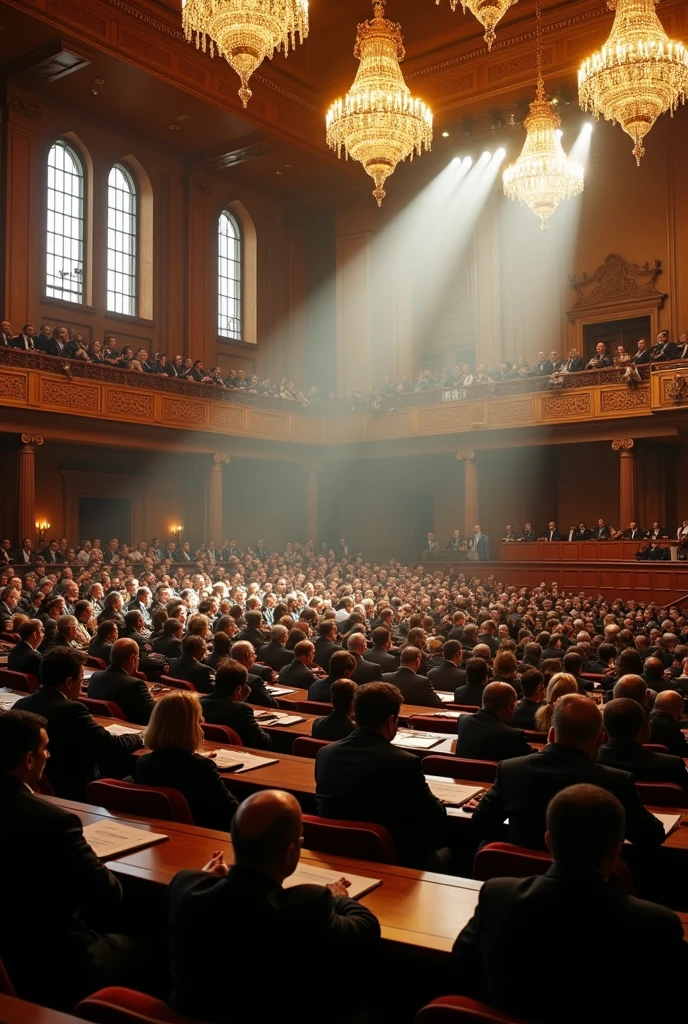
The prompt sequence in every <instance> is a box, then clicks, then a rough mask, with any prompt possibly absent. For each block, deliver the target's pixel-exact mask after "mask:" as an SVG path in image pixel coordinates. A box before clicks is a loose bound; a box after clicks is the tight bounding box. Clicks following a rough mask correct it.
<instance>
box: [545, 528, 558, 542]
mask: <svg viewBox="0 0 688 1024" xmlns="http://www.w3.org/2000/svg"><path fill="white" fill-rule="evenodd" d="M544 538H545V540H548V541H555V540H561V534H560V533H559V530H545V533H544Z"/></svg>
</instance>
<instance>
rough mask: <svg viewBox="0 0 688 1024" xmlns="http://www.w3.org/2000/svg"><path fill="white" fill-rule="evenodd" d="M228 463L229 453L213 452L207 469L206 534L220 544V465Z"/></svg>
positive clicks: (221, 530)
mask: <svg viewBox="0 0 688 1024" xmlns="http://www.w3.org/2000/svg"><path fill="white" fill-rule="evenodd" d="M228 464H229V455H226V454H225V453H224V452H215V454H214V455H213V461H212V463H211V464H210V468H209V471H208V536H207V537H206V540H209V541H210V540H214V541H215V544H216V545H220V544H222V540H223V536H222V535H223V530H224V520H223V517H222V467H223V466H226V465H228Z"/></svg>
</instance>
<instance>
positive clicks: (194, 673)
mask: <svg viewBox="0 0 688 1024" xmlns="http://www.w3.org/2000/svg"><path fill="white" fill-rule="evenodd" d="M168 674H169V675H171V676H172V678H173V679H185V680H186V681H187V683H193V685H194V686H195V687H196V689H197V690H198V692H199V693H212V692H213V689H214V685H213V679H212V676H213V670H212V669H211V668H210V666H209V665H202V664H201V662H200V661H196V659H195V658H189V657H187V656H186V655H183V654H182V656H181V658H170V671H169V673H168Z"/></svg>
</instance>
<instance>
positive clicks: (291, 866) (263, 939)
mask: <svg viewBox="0 0 688 1024" xmlns="http://www.w3.org/2000/svg"><path fill="white" fill-rule="evenodd" d="M302 832H303V826H302V818H301V809H300V807H299V805H298V803H297V801H296V800H295V799H294V797H293V796H291V795H290V794H288V793H283V792H280V791H277V790H264V791H263V792H260V793H255V794H254V795H253V796H250V797H249V798H248V799H247V800H245V801H244V802H243V803H242V804H241V807H240V808H239V810H238V811H237V813H236V814H235V816H234V821H233V822H232V848H233V854H234V864H233V865H232V866H231V867H227V866H226V865H225V863H224V859H223V857H222V854H216V855H214V856H213V858H212V860H211V861H210V862H209V863H208V864H207V865H206V869H205V871H203V872H201V871H181V872H180V873H179V874H178V875H176V876H175V878H173V880H172V882H171V883H170V889H169V897H168V907H169V927H170V944H171V948H172V957H173V966H172V978H173V990H172V996H171V999H170V1005H171V1007H172V1008H173V1009H174V1010H176V1011H177V1012H178V1013H183V1014H186V1015H187V1016H188V1017H190V1018H193V1019H194V1020H206V1021H210V1020H214V1021H222V1020H226V1019H230V1018H231V1020H235V1021H237V1022H239V1021H248V1020H252V1019H255V1018H256V1014H257V1013H258V1015H259V1016H260V1018H261V1019H264V1020H278V1019H285V1020H299V1021H303V1022H304V1024H315V1022H317V1021H321V1020H322V1019H323V1006H325V1005H328V1011H327V1014H328V1017H331V1019H333V1020H334V1021H340V1020H344V1019H346V1018H347V1016H348V1015H349V1012H350V1011H351V1008H352V1004H353V1005H354V1006H356V1007H362V1006H365V1005H366V1004H368V1005H369V995H370V989H369V986H368V985H367V984H366V983H365V981H366V978H367V968H366V966H365V965H366V963H370V964H373V963H377V962H378V959H379V951H378V950H377V949H376V946H375V943H376V942H377V940H378V939H379V936H380V926H379V924H378V922H377V919H376V918H375V917H374V915H373V914H372V913H371V912H370V911H369V910H368V909H367V908H366V907H365V906H363V905H362V904H360V903H357V902H356V901H355V900H351V899H348V898H347V895H346V891H347V882H346V880H345V879H341V880H339V881H337V882H333V883H330V884H329V885H327V886H320V885H296V886H293V887H291V888H283V883H284V881H285V879H287V878H289V877H290V876H291V875H293V873H294V871H295V870H296V868H297V865H298V863H299V858H300V855H301V847H302V845H303V838H302ZM232 921H234V922H240V923H241V933H242V946H243V948H244V949H245V950H247V951H248V950H251V951H252V955H251V956H246V957H244V958H243V961H242V965H241V972H240V978H241V983H240V984H238V983H237V984H236V985H233V986H232V991H231V995H229V994H228V990H227V944H226V941H225V937H226V930H227V923H228V922H232ZM261 949H262V950H265V949H270V950H275V951H282V952H283V951H285V950H288V949H292V950H298V955H299V957H301V958H303V960H304V963H310V964H315V963H321V964H323V965H336V971H337V973H338V974H340V976H341V977H345V978H353V977H354V976H355V977H356V983H355V984H346V985H343V986H341V987H340V989H339V990H338V992H337V999H336V1001H335V1003H336V1005H335V1004H332V1005H330V1004H331V1003H332V1000H331V997H332V987H331V984H332V981H331V970H330V968H329V967H327V968H325V967H323V969H318V970H314V971H312V972H310V973H311V975H312V976H311V977H309V980H308V984H306V985H295V984H294V967H293V963H292V962H291V959H290V958H289V957H285V956H283V955H281V953H278V954H277V955H275V956H274V957H272V958H271V959H272V960H273V961H274V962H272V963H271V965H270V972H269V982H268V981H267V979H266V974H265V962H264V960H265V958H264V957H262V956H260V955H258V952H257V951H258V950H261ZM228 1000H229V1003H231V1009H228ZM258 1005H259V1007H260V1009H259V1011H257V1009H256V1007H257V1006H258Z"/></svg>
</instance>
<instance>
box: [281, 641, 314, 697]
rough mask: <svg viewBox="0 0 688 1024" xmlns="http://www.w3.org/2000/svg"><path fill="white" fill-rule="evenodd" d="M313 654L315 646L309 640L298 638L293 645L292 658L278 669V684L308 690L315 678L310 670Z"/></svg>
mask: <svg viewBox="0 0 688 1024" xmlns="http://www.w3.org/2000/svg"><path fill="white" fill-rule="evenodd" d="M314 655H315V647H314V646H313V644H312V643H311V642H310V640H299V642H298V643H297V644H296V646H295V647H294V660H293V661H290V662H289V663H288V664H287V665H284V666H283V667H282V668H281V669H280V673H279V682H280V686H289V687H291V686H293V687H295V688H296V689H299V690H309V689H310V687H311V685H312V684H313V682H314V680H315V676H314V674H313V672H312V671H311V665H312V664H313V658H314Z"/></svg>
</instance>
